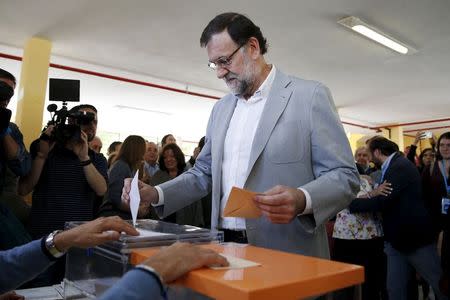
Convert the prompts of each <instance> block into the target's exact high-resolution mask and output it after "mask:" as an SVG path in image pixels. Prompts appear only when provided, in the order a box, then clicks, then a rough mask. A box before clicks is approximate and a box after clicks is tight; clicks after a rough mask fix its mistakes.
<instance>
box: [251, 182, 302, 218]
mask: <svg viewBox="0 0 450 300" xmlns="http://www.w3.org/2000/svg"><path fill="white" fill-rule="evenodd" d="M254 200H255V204H256V206H257V207H259V209H261V211H262V214H263V215H264V216H266V217H267V218H268V219H269V220H270V221H271V222H272V223H280V224H286V223H289V222H291V221H292V219H293V218H295V217H296V216H297V215H298V214H300V213H302V212H303V211H304V210H305V207H306V197H305V194H304V193H303V192H302V191H301V190H299V189H296V188H290V187H287V186H282V185H277V186H275V187H273V188H271V189H270V190H268V191H266V192H264V193H263V194H259V195H256V196H255V198H254Z"/></svg>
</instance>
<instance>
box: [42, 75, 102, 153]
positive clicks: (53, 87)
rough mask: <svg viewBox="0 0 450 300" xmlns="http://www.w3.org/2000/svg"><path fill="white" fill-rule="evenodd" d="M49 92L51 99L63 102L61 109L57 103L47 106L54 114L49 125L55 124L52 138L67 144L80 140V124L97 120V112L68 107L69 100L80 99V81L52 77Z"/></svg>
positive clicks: (77, 100)
mask: <svg viewBox="0 0 450 300" xmlns="http://www.w3.org/2000/svg"><path fill="white" fill-rule="evenodd" d="M49 94H50V95H49V98H50V101H60V102H62V107H61V109H59V110H58V106H57V105H56V104H50V105H49V106H47V110H48V111H49V112H50V114H51V115H52V118H51V120H50V121H49V122H48V123H47V127H48V126H49V125H53V126H55V128H54V129H53V131H52V135H51V136H50V140H53V141H55V142H56V143H59V144H61V145H65V144H66V143H67V142H68V141H80V140H81V129H80V125H87V124H89V123H91V122H92V121H94V120H95V114H93V113H90V112H85V111H78V110H75V111H74V110H73V109H71V110H68V109H67V101H71V102H79V101H80V81H79V80H70V79H55V78H51V79H50V85H49ZM47 127H46V128H47ZM46 128H44V130H45V129H46Z"/></svg>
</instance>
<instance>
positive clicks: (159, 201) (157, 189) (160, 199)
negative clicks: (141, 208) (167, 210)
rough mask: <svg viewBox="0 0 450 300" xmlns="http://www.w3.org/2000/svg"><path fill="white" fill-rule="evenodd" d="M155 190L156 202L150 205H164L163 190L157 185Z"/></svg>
mask: <svg viewBox="0 0 450 300" xmlns="http://www.w3.org/2000/svg"><path fill="white" fill-rule="evenodd" d="M155 189H156V191H157V192H158V203H156V204H153V203H152V206H161V205H164V192H163V190H162V189H161V188H160V187H159V186H155Z"/></svg>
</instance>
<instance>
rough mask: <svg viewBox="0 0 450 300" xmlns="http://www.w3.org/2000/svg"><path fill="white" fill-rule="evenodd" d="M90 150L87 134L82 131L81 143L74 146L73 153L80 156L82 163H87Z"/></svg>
mask: <svg viewBox="0 0 450 300" xmlns="http://www.w3.org/2000/svg"><path fill="white" fill-rule="evenodd" d="M88 150H89V145H88V138H87V134H86V133H85V132H84V131H83V130H81V133H80V141H79V142H77V143H75V144H73V147H72V151H73V152H74V153H75V154H76V155H77V156H78V159H79V160H80V161H86V160H89V155H88Z"/></svg>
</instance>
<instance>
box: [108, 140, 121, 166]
mask: <svg viewBox="0 0 450 300" xmlns="http://www.w3.org/2000/svg"><path fill="white" fill-rule="evenodd" d="M121 145H122V142H120V141H115V142H112V143H111V145H109V147H108V151H107V152H106V154H107V155H108V169H109V168H110V167H111V165H112V164H113V162H114V161H115V159H116V156H117V153H119V150H120V147H121Z"/></svg>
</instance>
